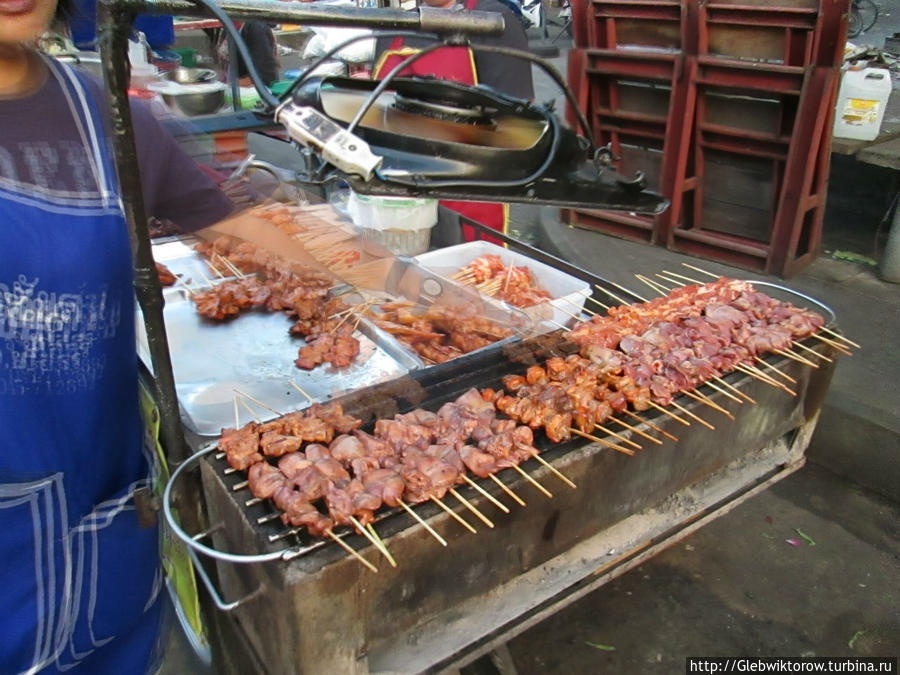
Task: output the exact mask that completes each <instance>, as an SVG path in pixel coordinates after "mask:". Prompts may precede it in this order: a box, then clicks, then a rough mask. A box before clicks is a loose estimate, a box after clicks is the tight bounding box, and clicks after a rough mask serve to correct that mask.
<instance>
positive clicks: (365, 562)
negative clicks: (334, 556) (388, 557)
mask: <svg viewBox="0 0 900 675" xmlns="http://www.w3.org/2000/svg"><path fill="white" fill-rule="evenodd" d="M325 534H327V535H328V536H329V537H331V540H332V541H333V542H334V543H335V544H337V545H338V546H340V547H341V548H343V549H344V550H345V551H347V553H349V554H350V555H352V556H353V557H354V558H356V559H357V560H358V561H359V562H361V563H362V564H363V565H365V566H366V568H368V569H369V570H371V571H372V572H375V573H376V574H378V568H377V567H375V565H373V564H372V563H370V562H369V561H368V560H366V559H365V558H363V557H362V556H361V555H360V554H359V553H357V551H356V550H355V549H354V548H353V547H352V546H350V544H348V543H347V542H346V541H344V540H343V539H341V538H340V537H339V536H337V535H336V534H335V533H334V532H332V531H331V528H328V529H327V530H325Z"/></svg>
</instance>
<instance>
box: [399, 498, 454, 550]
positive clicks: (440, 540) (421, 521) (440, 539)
mask: <svg viewBox="0 0 900 675" xmlns="http://www.w3.org/2000/svg"><path fill="white" fill-rule="evenodd" d="M397 503H398V504H400V506H402V507H403V509H404V510H405V511H406V512H407V513H408V514H409V515H411V516H412V517H413V518H414V519H415V520H417V521H418V522H419V524H420V525H421V526H422V527H424V528H425V529H426V530H428V534H430V535H431V536H432V537H434V538H435V539H437V540H438V543H440V545H441V546H446V545H447V540H446V539H444V538H443V537H442V536H441V535H439V534H438V533H437V532H435V531H434V528H433V527H431V525H429V524H428V523H426V522H425V520H424V519H423V518H422V517H421V516H419V514H418V513H416V512H415V511H413V510H412V509H411V508H410V506H409V504H407V503H406V502H404V501H403V500H402V499H398V500H397Z"/></svg>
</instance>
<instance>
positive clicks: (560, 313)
mask: <svg viewBox="0 0 900 675" xmlns="http://www.w3.org/2000/svg"><path fill="white" fill-rule="evenodd" d="M488 254H492V255H498V256H500V260H501V262H502V263H503V264H504V265H515V266H516V267H520V266H524V267H528V268H529V269H530V270H531V273H532V274H533V275H534V279H535V281H536V282H537V283H538V284H539V285H540V286H541V287H543V288H544V289H545V290H546V291H547V292H548V293H550V295H551V297H552V298H553V299H552V300H551V301H550V302H548V303H542V304H540V305H534V306H532V307H523V308H520V309H521V310H522V311H523V312H525V313H526V314H528V315H529V316H530V317H531V318H532V319H533V320H534V321H535V328H537V327H538V325H540V326H541V327H542V328H543V329H544V330H545V331H549V330H554V329H556V328H558V327H559V325H560V324H561V325H566V324H567V323H569V322H571V320H572V315H573V314H574V315H578V314H579V313H580V312H581V309H582V307H583V306H584V299H585V296H586V295H589V294H590V290H591V287H590V284H588V283H587V282H586V281H582V280H581V279H579V278H577V277H573V276H572V275H570V274H566V273H565V272H560V271H559V270H558V269H555V268H553V267H551V266H550V265H546V264H544V263H542V262H539V261H537V260H534V259H533V258H529V257H528V256H526V255H524V254H522V253H518V252H516V251H513V250H510V249H506V248H503V247H501V246H497V245H496V244H491V243H490V242H486V241H470V242H467V243H465V244H458V245H456V246H448V247H447V248H442V249H438V250H436V251H429V252H428V253H423V254H421V255H418V256H416V257H415V261H416V262H417V263H418V264H420V265H421V266H422V267H424V268H425V269H427V270H429V271H430V272H433V273H434V274H439V275H440V276H443V277H447V278H450V277H452V276H453V275H454V274H456V273H457V272H458V271H459V270H460V269H461V268H462V267H464V266H466V265H468V264H469V263H470V262H472V261H473V260H475V259H476V258H478V257H479V256H483V255H488Z"/></svg>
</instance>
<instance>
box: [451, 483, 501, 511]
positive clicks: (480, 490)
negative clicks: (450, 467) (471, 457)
mask: <svg viewBox="0 0 900 675" xmlns="http://www.w3.org/2000/svg"><path fill="white" fill-rule="evenodd" d="M462 478H463V480H464V481H466V483H467V484H468V485H469V487H471V488H472V489H474V490H475V491H476V492H478V493H480V494H481V496H482V497H484V498H485V499H487V500H488V501H489V502H490V503H491V504H493V505H494V506H496V507H497V508H498V509H500V510H501V511H503V513H509V509H508V508H507V507H506V504H504V503H503V502H501V501H500V500H499V499H497V498H495V497H494V495H492V494H491V493H490V492H488V491H487V490H485V489H484V488H483V487H481V486H480V485H479V484H478V483H476V482H475V481H474V480H472V479H471V478H469V477H468V476H463V477H462Z"/></svg>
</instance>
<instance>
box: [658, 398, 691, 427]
mask: <svg viewBox="0 0 900 675" xmlns="http://www.w3.org/2000/svg"><path fill="white" fill-rule="evenodd" d="M649 403H650V407H651V408H655V409H656V410H659V411H660V412H661V413H663V414H665V415H668V416H669V417H671V418H672V419H673V420H677V421H678V422H681V423H682V424H683V425H684V426H686V427H689V426H691V423H690V422H688V421H687V420H686V419H684V418H683V417H679V416H678V415H676V414H675V413H673V412H672V411H671V410H666V409H665V408H663V407H662V406H661V405H659V404H658V403H654V402H653V401H649Z"/></svg>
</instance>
